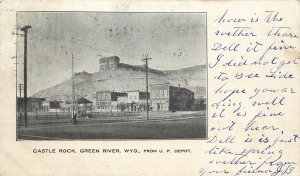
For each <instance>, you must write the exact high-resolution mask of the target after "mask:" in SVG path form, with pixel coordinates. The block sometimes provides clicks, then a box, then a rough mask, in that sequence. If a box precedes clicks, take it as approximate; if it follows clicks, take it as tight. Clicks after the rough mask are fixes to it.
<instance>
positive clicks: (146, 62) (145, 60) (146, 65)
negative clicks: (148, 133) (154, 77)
mask: <svg viewBox="0 0 300 176" xmlns="http://www.w3.org/2000/svg"><path fill="white" fill-rule="evenodd" d="M151 59H152V58H150V57H149V54H147V55H145V58H144V59H142V61H143V62H145V70H146V100H147V107H146V109H147V121H148V120H149V96H148V61H149V60H151Z"/></svg>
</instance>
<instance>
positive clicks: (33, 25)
mask: <svg viewBox="0 0 300 176" xmlns="http://www.w3.org/2000/svg"><path fill="white" fill-rule="evenodd" d="M16 13H17V14H16V15H17V16H16V24H17V26H16V30H15V34H14V35H15V36H16V38H17V40H16V41H17V43H16V59H17V63H16V72H17V76H16V102H17V105H16V124H17V127H16V132H17V139H16V140H139V139H141V140H145V139H166V140H174V139H187V140H188V139H191V140H202V139H207V88H208V87H207V26H206V13H200V12H188V13H186V12H176V13H175V12H159V13H154V12H83V11H74V12H72V11H69V12H51V11H19V12H16Z"/></svg>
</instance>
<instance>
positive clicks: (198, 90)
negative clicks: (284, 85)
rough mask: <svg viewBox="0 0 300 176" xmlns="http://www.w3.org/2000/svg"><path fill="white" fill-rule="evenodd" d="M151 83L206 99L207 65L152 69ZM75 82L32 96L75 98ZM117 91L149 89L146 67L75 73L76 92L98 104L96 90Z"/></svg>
mask: <svg viewBox="0 0 300 176" xmlns="http://www.w3.org/2000/svg"><path fill="white" fill-rule="evenodd" d="M148 75H149V84H150V85H151V84H161V83H170V84H171V85H173V86H179V85H180V86H181V87H185V88H187V89H190V90H192V91H193V92H194V93H195V98H199V97H201V96H205V92H206V66H205V65H197V66H194V67H188V68H183V69H179V70H168V71H162V70H155V69H149V74H148ZM71 90H72V79H71V78H70V79H68V80H66V81H64V82H62V83H60V84H57V85H56V86H53V87H50V88H48V89H45V90H41V91H39V92H37V93H35V94H34V95H33V96H32V97H41V98H47V99H53V100H55V98H56V95H71ZM102 90H111V91H112V90H114V91H128V90H141V91H145V90H146V85H145V68H144V67H143V66H138V65H128V64H123V63H120V66H119V67H118V68H117V69H111V70H100V71H98V72H95V73H93V74H91V73H87V72H80V73H76V74H75V93H76V94H77V95H80V96H84V97H86V98H87V99H89V100H91V101H93V102H95V94H96V91H102Z"/></svg>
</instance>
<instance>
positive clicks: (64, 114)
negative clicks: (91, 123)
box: [17, 111, 141, 120]
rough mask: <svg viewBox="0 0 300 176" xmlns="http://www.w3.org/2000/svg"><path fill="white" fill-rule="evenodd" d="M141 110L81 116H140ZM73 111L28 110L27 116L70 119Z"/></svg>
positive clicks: (22, 114) (32, 117)
mask: <svg viewBox="0 0 300 176" xmlns="http://www.w3.org/2000/svg"><path fill="white" fill-rule="evenodd" d="M140 114H141V112H129V111H128V112H125V111H120V112H92V113H87V115H84V116H81V117H86V116H88V117H92V118H101V117H125V116H139V115H140ZM17 116H18V118H19V119H21V118H22V117H23V116H24V113H21V114H20V113H18V115H17ZM71 116H72V114H71V112H28V113H27V117H28V118H31V119H36V120H43V119H69V118H71Z"/></svg>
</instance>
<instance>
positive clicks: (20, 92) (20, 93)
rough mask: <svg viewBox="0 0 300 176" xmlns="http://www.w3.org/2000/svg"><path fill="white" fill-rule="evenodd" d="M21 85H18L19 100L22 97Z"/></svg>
mask: <svg viewBox="0 0 300 176" xmlns="http://www.w3.org/2000/svg"><path fill="white" fill-rule="evenodd" d="M22 85H23V84H18V86H19V97H20V98H21V97H22V90H23V88H22Z"/></svg>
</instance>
